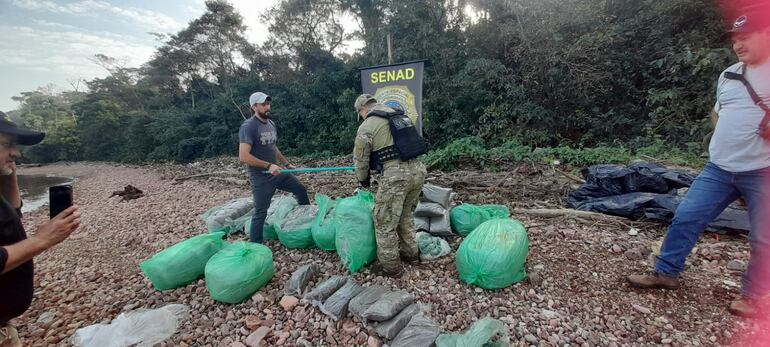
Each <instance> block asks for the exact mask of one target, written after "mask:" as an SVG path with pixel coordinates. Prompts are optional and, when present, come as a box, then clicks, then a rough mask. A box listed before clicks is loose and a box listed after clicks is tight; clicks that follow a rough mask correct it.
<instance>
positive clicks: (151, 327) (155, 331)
mask: <svg viewBox="0 0 770 347" xmlns="http://www.w3.org/2000/svg"><path fill="white" fill-rule="evenodd" d="M189 316H190V308H189V307H187V306H186V305H181V304H171V305H166V306H163V307H161V308H158V309H154V310H144V309H142V310H137V311H132V312H128V313H121V314H120V315H119V316H118V318H115V319H114V320H113V321H112V323H110V324H94V325H90V326H87V327H85V328H81V329H78V330H77V331H75V334H74V335H72V337H71V338H70V342H72V344H73V345H75V347H128V346H134V345H136V346H138V347H152V346H153V345H155V344H156V343H159V342H163V341H164V340H165V339H167V338H169V337H171V335H174V333H176V330H177V328H178V327H179V323H180V322H182V321H184V320H186V319H188V318H189Z"/></svg>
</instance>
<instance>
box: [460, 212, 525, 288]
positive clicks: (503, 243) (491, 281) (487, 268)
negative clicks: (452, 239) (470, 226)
mask: <svg viewBox="0 0 770 347" xmlns="http://www.w3.org/2000/svg"><path fill="white" fill-rule="evenodd" d="M528 253H529V240H528V238H527V231H526V229H525V228H524V226H523V225H522V224H521V223H519V222H518V221H515V220H512V219H495V220H491V221H487V222H484V224H481V225H479V227H478V228H476V230H474V231H473V232H472V233H471V234H470V235H468V237H466V238H465V240H463V242H462V243H461V244H460V247H459V248H458V249H457V255H456V258H455V260H456V265H457V273H458V274H459V275H460V279H461V280H462V281H463V282H465V283H468V284H473V285H477V286H479V287H481V288H485V289H499V288H505V287H507V286H510V285H512V284H514V283H516V282H519V281H521V280H523V279H525V278H526V277H527V274H526V272H524V263H525V262H526V261H527V254H528Z"/></svg>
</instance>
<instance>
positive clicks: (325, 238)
mask: <svg viewBox="0 0 770 347" xmlns="http://www.w3.org/2000/svg"><path fill="white" fill-rule="evenodd" d="M315 203H316V205H318V214H317V215H316V216H315V220H314V221H313V225H312V226H311V227H310V233H311V234H312V235H313V242H315V244H316V246H318V248H320V249H323V250H324V251H334V250H336V249H337V247H336V246H335V245H334V242H335V240H334V237H335V235H336V231H335V229H334V223H332V211H333V210H334V205H336V203H337V202H336V201H335V200H332V199H331V198H330V197H328V196H326V195H323V194H316V195H315Z"/></svg>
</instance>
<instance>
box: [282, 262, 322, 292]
mask: <svg viewBox="0 0 770 347" xmlns="http://www.w3.org/2000/svg"><path fill="white" fill-rule="evenodd" d="M320 270H321V269H320V268H319V267H318V264H315V263H311V264H306V265H302V266H300V267H298V268H297V270H295V271H294V273H292V274H291V278H289V282H286V287H284V288H283V293H284V294H285V295H294V296H300V295H302V293H304V292H305V287H306V286H307V283H308V282H310V281H311V280H312V279H313V278H314V277H315V276H316V274H317V273H318V271H320Z"/></svg>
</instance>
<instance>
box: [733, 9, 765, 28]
mask: <svg viewBox="0 0 770 347" xmlns="http://www.w3.org/2000/svg"><path fill="white" fill-rule="evenodd" d="M767 28H770V14H768V13H767V12H763V11H759V10H754V11H751V12H747V13H743V14H740V15H738V18H735V20H734V21H733V25H732V28H730V30H728V32H730V33H753V32H757V31H761V30H764V29H767Z"/></svg>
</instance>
